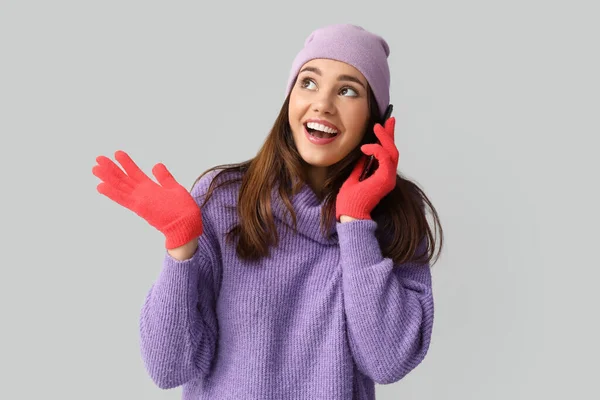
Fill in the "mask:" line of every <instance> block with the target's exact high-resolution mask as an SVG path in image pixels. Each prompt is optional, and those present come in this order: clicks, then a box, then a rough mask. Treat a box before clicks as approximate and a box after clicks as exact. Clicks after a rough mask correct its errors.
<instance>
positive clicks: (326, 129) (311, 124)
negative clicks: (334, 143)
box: [306, 122, 337, 134]
mask: <svg viewBox="0 0 600 400" xmlns="http://www.w3.org/2000/svg"><path fill="white" fill-rule="evenodd" d="M306 126H307V127H309V128H310V129H316V130H318V131H321V132H326V133H331V134H334V133H337V131H336V130H335V129H331V128H329V127H328V126H325V125H322V124H318V123H316V122H309V123H307V124H306Z"/></svg>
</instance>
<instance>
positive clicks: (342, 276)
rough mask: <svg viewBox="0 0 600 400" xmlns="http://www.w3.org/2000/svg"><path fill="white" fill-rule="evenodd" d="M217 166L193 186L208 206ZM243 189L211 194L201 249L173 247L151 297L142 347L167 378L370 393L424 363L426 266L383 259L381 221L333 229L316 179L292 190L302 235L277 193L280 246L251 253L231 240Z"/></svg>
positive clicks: (283, 398) (167, 384)
mask: <svg viewBox="0 0 600 400" xmlns="http://www.w3.org/2000/svg"><path fill="white" fill-rule="evenodd" d="M214 175H215V172H214V171H213V172H210V173H209V174H207V175H205V176H204V177H203V178H202V179H201V180H200V181H199V182H198V184H196V185H195V187H194V188H193V190H192V194H193V195H194V196H195V197H197V201H198V202H199V203H200V202H202V200H204V197H203V195H204V194H205V193H206V190H207V188H208V184H209V183H210V181H211V180H212V179H213V178H214ZM228 177H231V176H228ZM228 177H222V178H219V180H221V179H225V178H228ZM239 187H240V185H239V183H234V184H229V185H226V186H223V187H221V188H219V189H217V190H216V191H215V192H214V193H213V197H211V199H210V200H209V202H208V203H207V204H206V205H205V206H204V207H203V208H202V220H203V226H204V231H203V234H202V236H201V237H200V238H199V239H198V243H199V246H198V250H197V251H196V252H195V254H194V255H193V257H192V258H191V259H188V260H185V261H178V260H176V259H174V258H172V257H171V256H170V255H169V254H168V253H165V257H164V262H163V265H162V268H161V269H160V272H159V273H158V277H157V279H156V281H155V282H154V283H153V285H152V286H151V288H150V290H149V292H148V294H147V296H146V299H145V301H144V303H143V306H142V309H141V314H140V335H141V341H140V344H141V354H142V358H143V362H144V365H145V367H146V369H147V371H148V373H149V375H150V378H151V379H152V380H153V381H154V383H155V384H156V385H157V386H158V387H160V388H163V389H170V388H175V387H178V386H181V387H182V398H183V399H184V400H200V399H210V400H221V399H231V400H234V399H235V400H239V399H269V400H275V399H277V400H292V399H293V400H309V399H310V400H316V399H323V400H335V399H347V400H371V399H374V398H375V383H379V384H389V383H393V382H397V381H398V380H400V379H401V378H403V377H404V376H405V375H406V374H408V373H409V372H410V371H411V370H413V369H414V368H415V367H416V366H417V365H418V364H419V363H420V362H421V361H422V360H423V358H424V357H425V355H426V353H427V351H428V348H429V344H430V338H431V333H432V326H433V314H434V307H433V297H432V293H431V274H430V269H429V267H428V266H427V265H417V264H412V263H407V264H404V265H394V264H393V262H392V260H391V259H389V258H384V257H383V256H382V253H381V248H380V246H379V242H378V241H377V238H376V236H375V229H376V228H377V223H376V222H375V221H373V220H354V221H350V222H344V223H342V222H336V223H335V224H334V225H333V226H332V228H331V229H330V230H329V232H328V233H327V234H326V235H323V234H322V232H321V230H320V226H319V221H320V211H321V207H322V205H323V204H322V203H320V202H319V200H318V199H317V197H316V195H315V194H314V192H313V191H312V190H311V189H310V187H309V186H308V185H305V186H304V187H303V188H302V190H301V191H300V192H299V193H298V194H296V195H295V196H294V197H293V198H292V204H293V206H294V209H295V210H296V213H297V222H298V232H294V231H293V230H291V229H286V228H285V227H286V226H288V225H289V226H291V219H290V217H289V215H288V214H286V213H285V207H284V205H283V202H282V201H281V200H279V198H278V196H277V195H276V194H275V192H276V191H274V195H273V196H272V199H273V202H274V203H273V212H274V215H275V216H276V222H277V226H278V233H279V235H280V243H279V245H278V246H277V247H274V248H271V253H270V256H269V257H267V258H266V259H262V260H261V261H258V262H249V261H243V260H241V259H239V258H238V257H237V255H236V253H235V246H234V245H233V244H228V243H226V241H225V237H224V234H225V232H227V231H228V230H229V229H230V228H231V227H233V226H234V225H235V224H236V223H237V214H236V210H235V204H236V202H237V199H238V193H239ZM424 245H425V244H424V243H423V244H422V246H424ZM423 249H424V247H422V248H421V250H423Z"/></svg>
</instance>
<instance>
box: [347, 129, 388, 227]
mask: <svg viewBox="0 0 600 400" xmlns="http://www.w3.org/2000/svg"><path fill="white" fill-rule="evenodd" d="M395 125H396V119H395V118H394V117H391V118H389V119H388V120H387V121H385V125H384V126H381V124H376V125H375V127H374V132H375V136H376V137H377V139H379V143H370V144H364V145H362V146H361V150H362V152H363V153H365V154H366V155H372V156H374V157H375V158H376V159H377V162H378V163H379V167H378V168H377V169H376V170H375V172H374V173H373V175H371V176H369V177H368V178H367V179H365V180H363V181H360V179H359V178H360V175H361V174H362V172H363V170H364V168H365V167H366V160H365V157H361V158H360V160H359V161H358V162H357V163H356V165H355V167H354V169H353V171H352V173H351V174H350V176H349V177H348V179H347V180H346V181H345V182H344V183H343V184H342V187H341V188H340V191H339V193H338V195H337V200H336V219H337V220H338V221H339V219H340V217H341V216H342V215H348V216H350V217H353V218H355V219H371V211H372V210H373V209H374V208H375V206H376V205H377V204H378V203H379V201H381V199H382V198H383V197H385V196H386V195H387V194H388V193H389V192H391V191H392V190H393V189H394V187H396V176H397V175H396V174H397V169H398V159H399V156H400V154H399V151H398V149H397V148H396V144H395V141H394V130H395Z"/></svg>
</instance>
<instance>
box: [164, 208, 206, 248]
mask: <svg viewBox="0 0 600 400" xmlns="http://www.w3.org/2000/svg"><path fill="white" fill-rule="evenodd" d="M198 210H199V209H198ZM202 231H203V229H202V215H201V213H200V211H198V213H194V214H193V215H190V216H185V217H183V218H180V219H178V220H177V221H175V222H173V223H172V224H170V225H169V226H167V227H165V228H164V229H163V230H162V233H163V234H164V235H165V247H166V248H167V249H174V248H176V247H179V246H183V245H184V244H186V243H188V242H190V241H191V240H192V239H195V238H197V237H199V236H200V235H202Z"/></svg>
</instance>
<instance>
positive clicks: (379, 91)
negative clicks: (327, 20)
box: [286, 24, 390, 116]
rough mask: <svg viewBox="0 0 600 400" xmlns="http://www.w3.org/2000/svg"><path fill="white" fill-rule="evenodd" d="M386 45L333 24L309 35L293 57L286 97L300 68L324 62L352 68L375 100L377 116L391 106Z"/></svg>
mask: <svg viewBox="0 0 600 400" xmlns="http://www.w3.org/2000/svg"><path fill="white" fill-rule="evenodd" d="M389 55H390V48H389V45H388V43H387V42H386V41H385V40H384V39H383V38H382V37H381V36H379V35H376V34H374V33H372V32H369V31H367V30H365V29H364V28H362V27H360V26H357V25H352V24H333V25H328V26H325V27H322V28H319V29H316V30H315V31H313V32H311V33H310V35H309V36H308V37H307V38H306V40H305V41H304V47H303V48H302V50H300V52H299V53H298V54H297V55H296V57H295V59H294V61H293V63H292V68H291V71H290V75H289V79H288V83H287V87H286V96H287V95H288V94H289V93H290V91H291V90H292V86H293V85H294V83H295V82H296V78H297V76H298V72H299V70H300V68H301V67H302V66H303V65H304V64H305V63H307V62H308V61H310V60H313V59H315V58H327V59H331V60H337V61H341V62H345V63H346V64H349V65H352V66H353V67H354V68H356V69H357V70H359V71H360V72H361V73H362V74H363V75H364V77H365V78H366V79H367V82H368V83H369V86H370V87H371V90H372V91H373V94H374V96H375V99H376V100H377V106H378V108H379V112H380V116H383V113H384V112H385V109H386V108H387V106H388V104H389V103H390V69H389V65H388V56H389Z"/></svg>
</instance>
